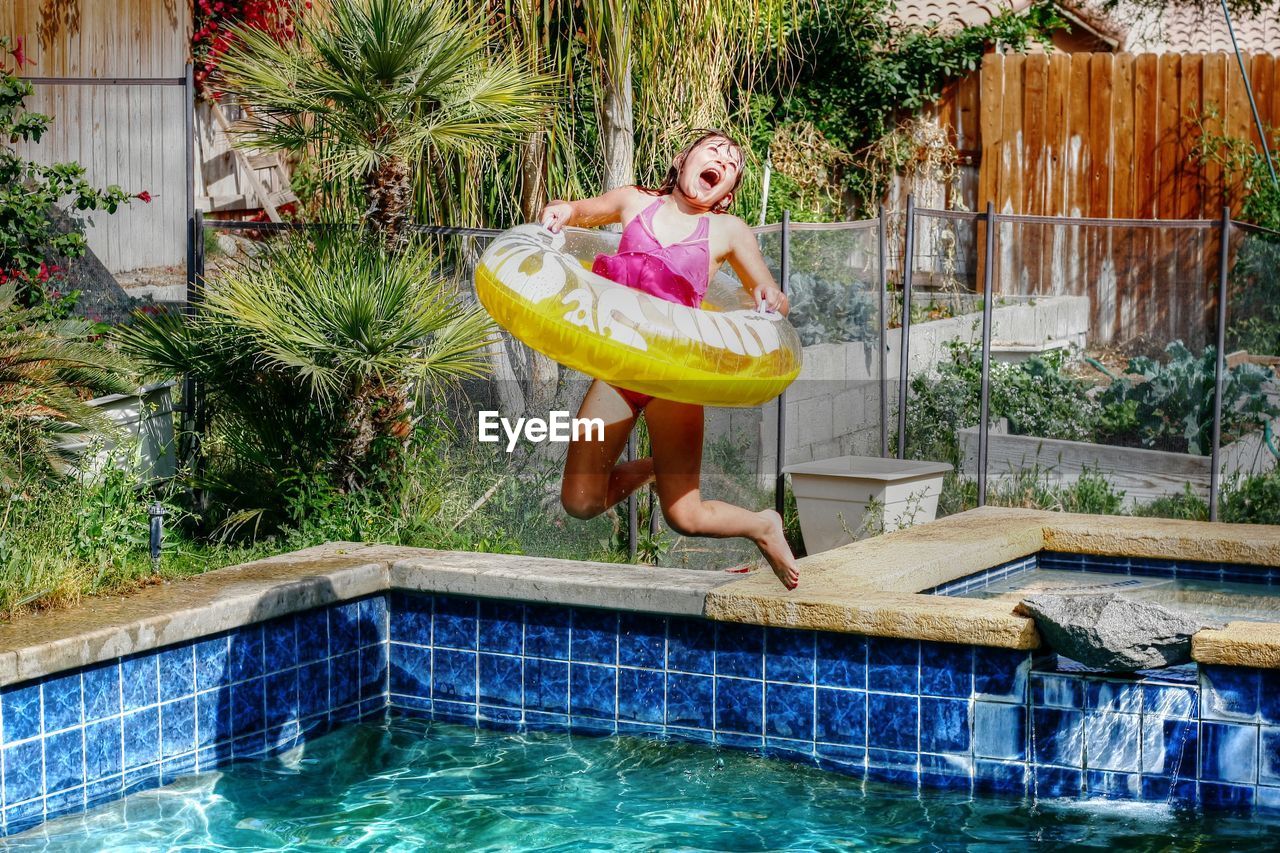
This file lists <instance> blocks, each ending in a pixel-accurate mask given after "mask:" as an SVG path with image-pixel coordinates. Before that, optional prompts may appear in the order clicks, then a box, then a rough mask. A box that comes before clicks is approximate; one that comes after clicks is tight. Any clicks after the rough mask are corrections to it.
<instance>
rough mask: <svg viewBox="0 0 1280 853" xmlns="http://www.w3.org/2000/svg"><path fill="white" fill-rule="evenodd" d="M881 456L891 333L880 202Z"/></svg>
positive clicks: (885, 446) (885, 215)
mask: <svg viewBox="0 0 1280 853" xmlns="http://www.w3.org/2000/svg"><path fill="white" fill-rule="evenodd" d="M879 248H880V358H879V361H880V456H881V457H884V458H888V456H889V401H888V400H887V399H886V396H887V394H888V390H889V366H888V365H887V364H886V363H885V353H886V352H888V350H887V349H886V347H887V340H888V335H889V314H888V305H889V302H888V294H889V212H888V208H887V207H886V206H885V203H884V202H880V247H879Z"/></svg>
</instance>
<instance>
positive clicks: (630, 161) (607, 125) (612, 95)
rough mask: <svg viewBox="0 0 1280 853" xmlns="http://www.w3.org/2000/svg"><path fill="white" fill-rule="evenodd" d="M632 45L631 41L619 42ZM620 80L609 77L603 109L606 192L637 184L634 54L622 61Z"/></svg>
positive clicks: (601, 122) (601, 123) (602, 133)
mask: <svg viewBox="0 0 1280 853" xmlns="http://www.w3.org/2000/svg"><path fill="white" fill-rule="evenodd" d="M618 41H619V42H621V43H622V44H625V45H628V46H629V44H630V40H629V39H619V40H618ZM621 64H622V73H621V74H620V75H619V76H618V78H617V79H613V78H612V77H611V76H609V75H606V76H605V80H604V109H603V110H602V112H601V116H600V142H601V147H602V148H603V149H604V189H605V191H606V192H607V191H609V190H612V189H616V188H618V187H625V186H629V185H630V184H634V183H635V182H636V135H635V119H634V116H633V111H634V109H635V98H634V97H633V95H632V92H631V54H630V51H629V50H628V51H627V56H626V58H625V60H623V61H622V63H621Z"/></svg>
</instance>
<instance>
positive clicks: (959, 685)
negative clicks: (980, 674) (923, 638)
mask: <svg viewBox="0 0 1280 853" xmlns="http://www.w3.org/2000/svg"><path fill="white" fill-rule="evenodd" d="M920 695H922V696H949V697H954V698H958V699H968V698H969V697H970V696H972V695H973V647H972V646H962V645H956V644H954V643H921V644H920Z"/></svg>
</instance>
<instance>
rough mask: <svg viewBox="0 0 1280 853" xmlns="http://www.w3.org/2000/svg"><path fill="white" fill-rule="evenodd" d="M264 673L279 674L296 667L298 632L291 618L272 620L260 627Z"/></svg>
mask: <svg viewBox="0 0 1280 853" xmlns="http://www.w3.org/2000/svg"><path fill="white" fill-rule="evenodd" d="M262 645H263V652H264V654H265V656H266V661H265V663H266V671H267V672H280V671H281V670H283V669H288V668H289V667H294V666H297V665H298V631H297V626H296V625H295V624H294V619H293V617H292V616H285V617H283V618H281V619H273V620H271V621H270V622H268V623H267V624H266V625H264V626H263V627H262Z"/></svg>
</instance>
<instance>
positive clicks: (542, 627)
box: [524, 604, 570, 660]
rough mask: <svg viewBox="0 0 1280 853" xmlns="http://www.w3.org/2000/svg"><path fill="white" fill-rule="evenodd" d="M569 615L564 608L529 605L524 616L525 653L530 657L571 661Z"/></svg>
mask: <svg viewBox="0 0 1280 853" xmlns="http://www.w3.org/2000/svg"><path fill="white" fill-rule="evenodd" d="M569 619H570V617H569V613H568V611H567V610H565V609H564V608H563V607H551V606H549V605H541V604H529V605H526V606H525V615H524V653H525V655H527V656H529V657H537V658H550V659H552V660H568V659H569Z"/></svg>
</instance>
